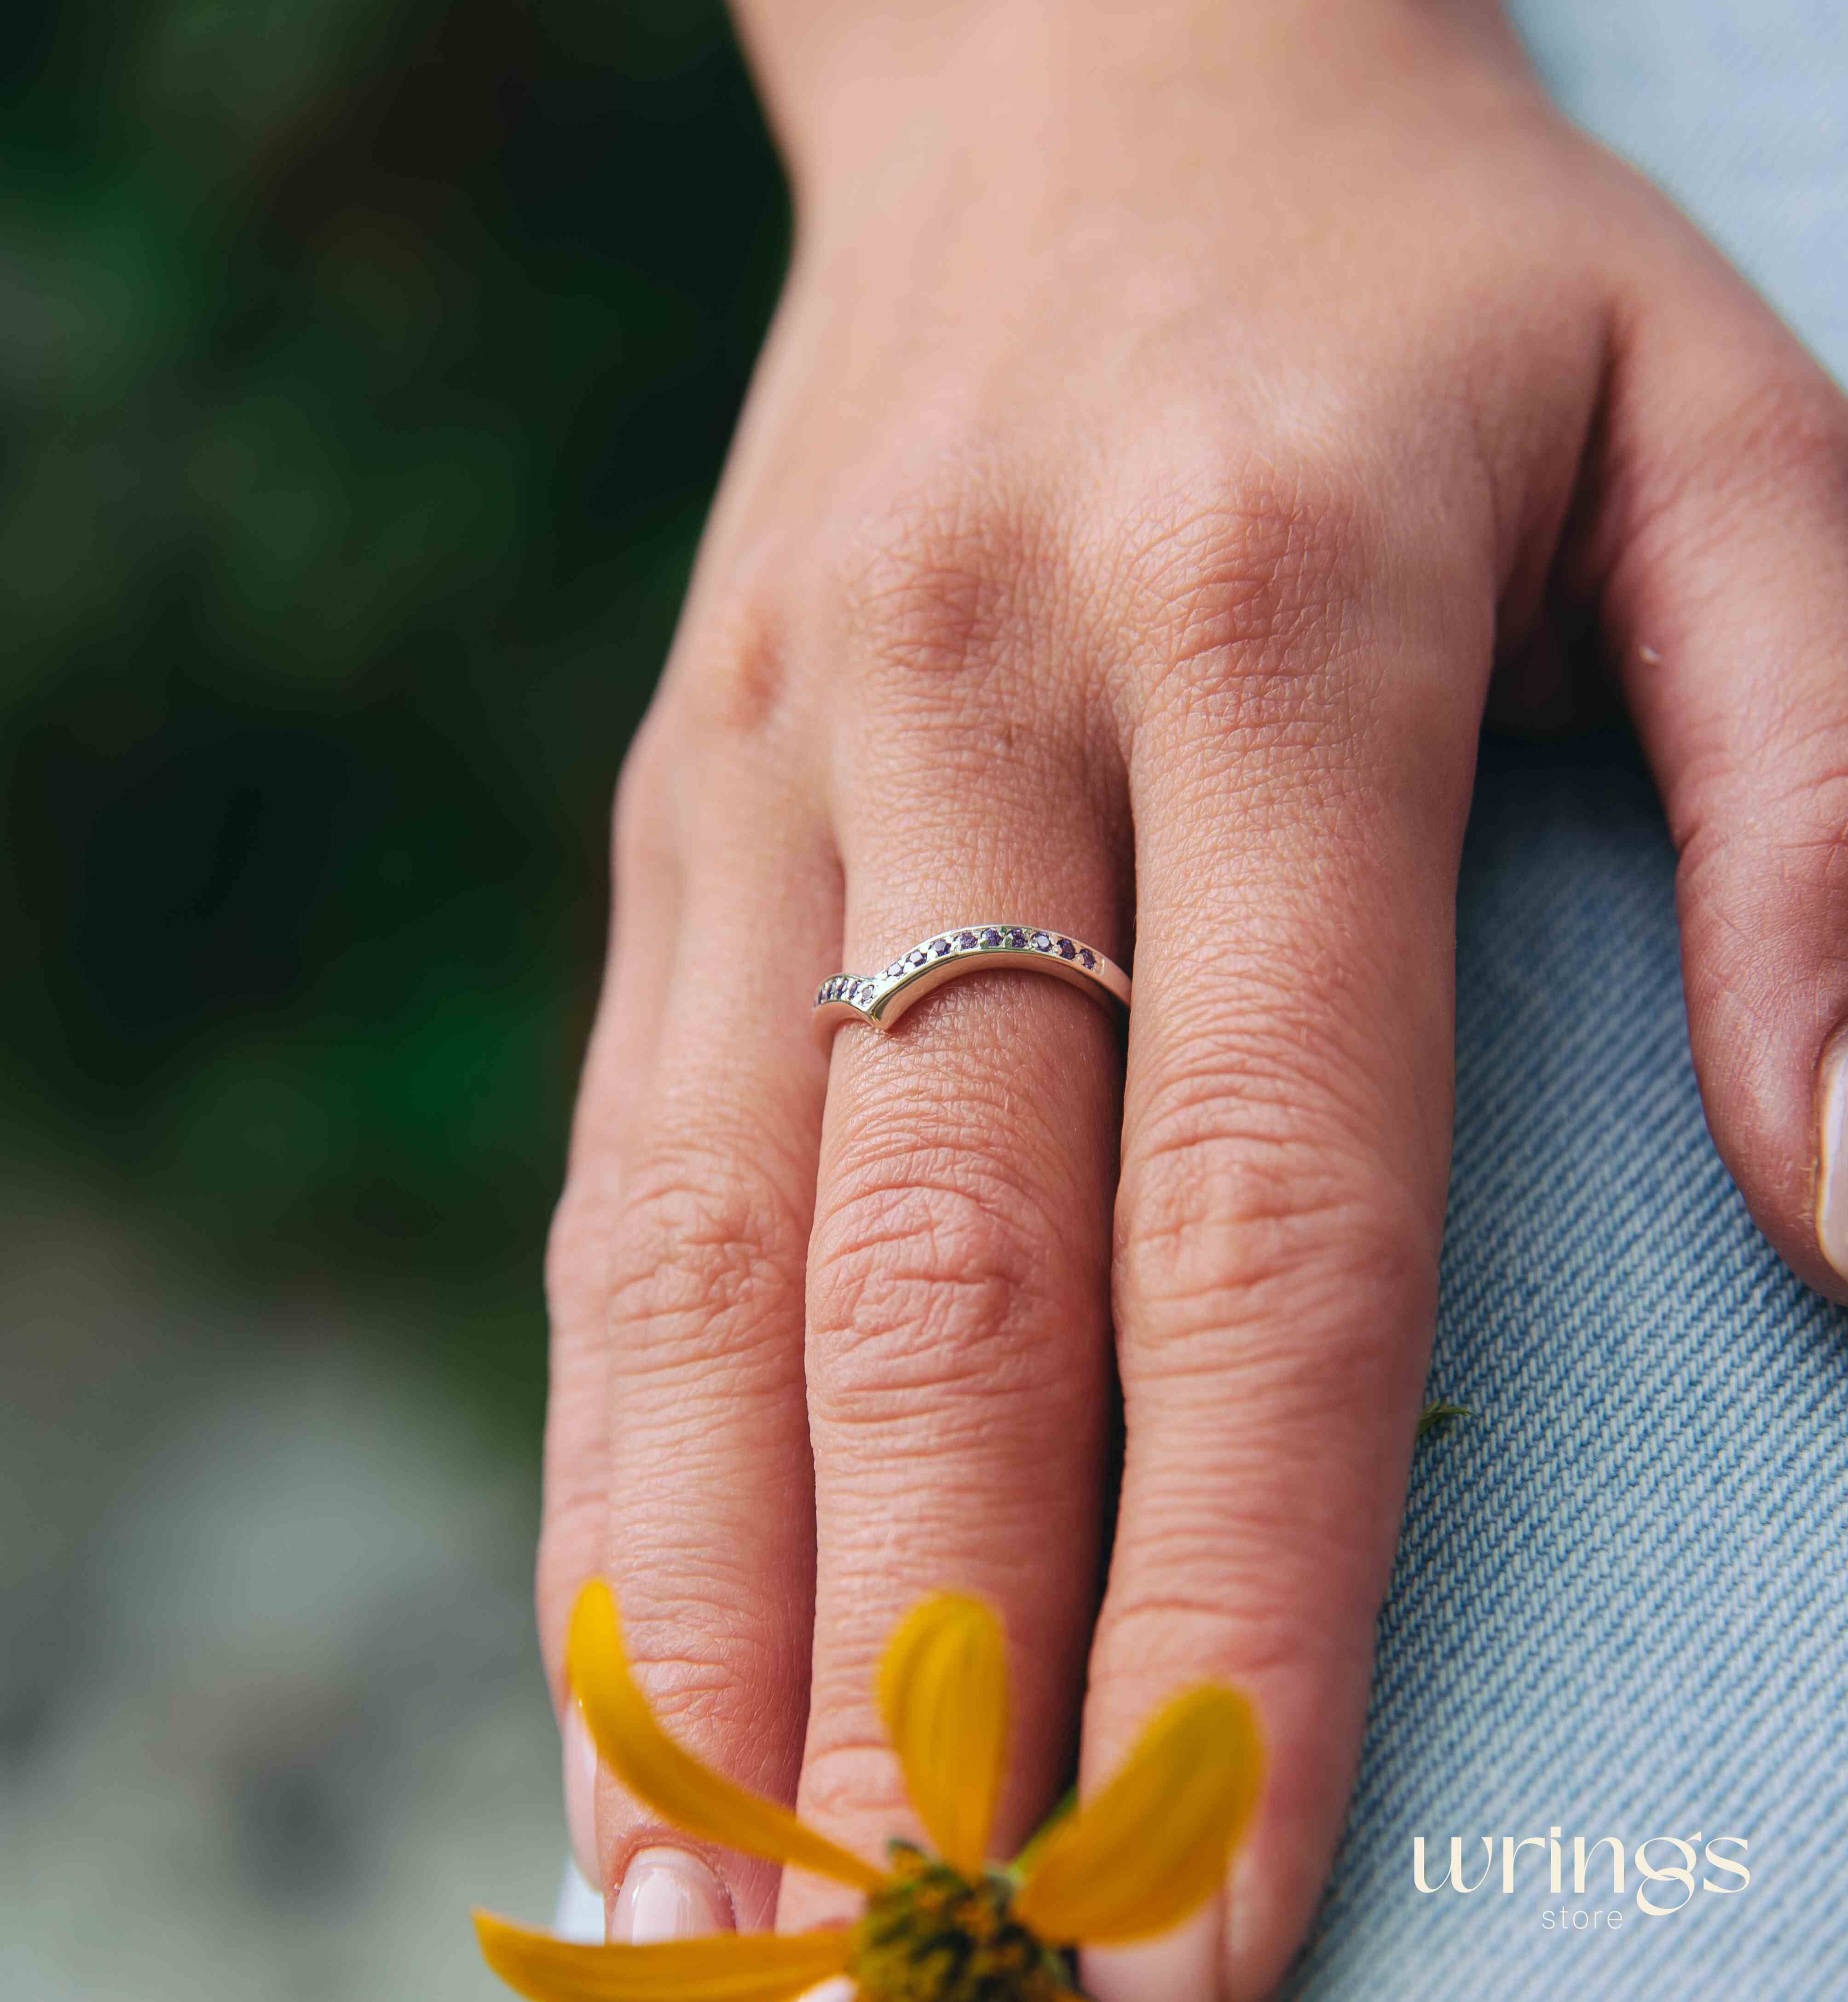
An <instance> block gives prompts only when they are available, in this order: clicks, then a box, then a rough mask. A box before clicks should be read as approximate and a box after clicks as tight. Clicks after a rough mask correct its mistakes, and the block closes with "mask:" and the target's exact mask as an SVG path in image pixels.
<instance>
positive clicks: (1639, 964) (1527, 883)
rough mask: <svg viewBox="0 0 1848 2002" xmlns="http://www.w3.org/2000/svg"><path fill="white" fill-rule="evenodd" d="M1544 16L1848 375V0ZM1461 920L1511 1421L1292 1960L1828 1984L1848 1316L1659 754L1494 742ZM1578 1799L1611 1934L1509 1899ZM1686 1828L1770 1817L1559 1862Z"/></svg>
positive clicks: (1837, 1909)
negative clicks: (1800, 1219) (1440, 1884)
mask: <svg viewBox="0 0 1848 2002" xmlns="http://www.w3.org/2000/svg"><path fill="white" fill-rule="evenodd" d="M1514 12H1515V16H1516V18H1517V20H1518V24H1519V26H1521V28H1522V32H1523V33H1524V34H1525V36H1526V37H1527V40H1528V41H1529V46H1530V47H1531V48H1532V51H1534V53H1535V55H1536V58H1537V60H1538V61H1539V64H1540V66H1541V68H1542V69H1543V72H1544V73H1545V74H1546V78H1547V80H1548V82H1549V83H1550V85H1551V86H1552V88H1553V92H1554V95H1555V96H1556V97H1557V99H1559V101H1560V103H1561V104H1562V105H1563V106H1564V107H1565V109H1566V110H1567V111H1568V112H1569V113H1571V114H1572V115H1573V116H1574V117H1577V118H1578V119H1579V120H1580V121H1581V123H1583V124H1585V125H1586V126H1588V127H1589V128H1591V129H1592V131H1595V132H1596V133H1597V134H1598V135H1599V137H1600V138H1603V139H1604V140H1606V141H1607V142H1608V143H1609V144H1610V145H1613V146H1614V147H1615V148H1616V149H1617V150H1619V151H1620V152H1623V153H1625V154H1626V155H1628V156H1629V157H1630V159H1633V160H1634V161H1635V162H1637V164H1638V165H1639V166H1642V167H1643V168H1644V169H1645V170H1646V171H1647V172H1648V173H1650V174H1651V175H1652V176H1654V178H1655V179H1656V180H1658V181H1659V182H1660V183H1661V184H1662V185H1663V186H1664V187H1665V188H1667V190H1668V191H1669V193H1670V194H1673V195H1675V197H1677V198H1678V199H1679V201H1681V202H1682V204H1683V206H1684V207H1686V208H1687V209H1689V211H1690V212H1691V213H1693V215H1695V217H1696V219H1697V220H1698V221H1700V223H1701V225H1703V227H1704V228H1707V230H1708V232H1710V234H1711V235H1714V237H1715V239H1717V241H1718V242H1719V243H1720V244H1721V246H1722V248H1724V249H1725V250H1726V251H1727V252H1728V253H1729V254H1730V255H1731V256H1732V257H1733V258H1734V259H1735V260H1736V261H1737V262H1738V263H1739V264H1740V265H1741V266H1742V267H1743V268H1744V269H1745V271H1746V272H1747V274H1749V276H1750V277H1752V279H1753V280H1754V281H1755V282H1756V283H1757V284H1758V285H1759V287H1760V288H1761V289H1763V291H1765V292H1766V294H1767V295H1769V296H1770V298H1771V299H1772V301H1773V303H1774V304H1775V305H1777V307H1778V309H1780V311H1781V312H1783V314H1784V316H1786V318H1787V319H1789V320H1790V322H1791V323H1792V324H1793V325H1794V326H1796V328H1797V330H1798V332H1799V333H1801V334H1802V335H1803V337H1804V339H1805V340H1807V341H1808V343H1809V344H1810V346H1811V347H1812V348H1813V349H1814V350H1815V351H1816V352H1817V353H1818V354H1819V355H1820V356H1821V357H1822V359H1823V361H1825V363H1826V364H1828V365H1829V368H1831V369H1832V371H1833V372H1834V374H1835V375H1836V378H1837V379H1838V380H1840V381H1844V382H1848V12H1845V11H1844V10H1843V8H1842V7H1841V6H1840V5H1839V4H1838V0H1515V4H1514ZM1843 675H1844V677H1845V678H1848V661H1844V662H1843ZM1458 916H1459V936H1458V947H1457V976H1458V993H1457V1011H1458V1019H1457V1128H1456V1157H1455V1162H1454V1165H1453V1167H1452V1177H1451V1188H1450V1209H1449V1219H1448V1222H1447V1226H1446V1231H1445V1249H1444V1263H1443V1275H1442V1292H1441V1296H1440V1304H1439V1310H1438V1337H1437V1345H1436V1351H1435V1360H1434V1362H1433V1366H1432V1376H1431V1386H1432V1392H1433V1394H1434V1395H1435V1394H1439V1393H1442V1394H1443V1395H1445V1396H1448V1397H1456V1398H1457V1399H1459V1400H1461V1401H1462V1402H1463V1403H1465V1404H1469V1405H1470V1406H1472V1407H1473V1408H1474V1409H1475V1410H1476V1411H1478V1412H1480V1414H1481V1415H1480V1418H1477V1419H1475V1420H1473V1421H1463V1422H1462V1423H1459V1424H1458V1425H1455V1426H1453V1427H1452V1428H1451V1430H1450V1431H1449V1434H1448V1435H1447V1436H1444V1437H1441V1438H1438V1439H1433V1440H1430V1441H1428V1442H1426V1443H1425V1445H1424V1446H1423V1447H1422V1448H1421V1449H1420V1452H1419V1455H1418V1459H1417V1465H1416V1467H1415V1468H1414V1474H1413V1479H1412V1485H1411V1493H1410V1503H1409V1508H1408V1512H1407V1521H1406V1526H1405V1531H1404V1535H1403V1540H1402V1543H1401V1546H1400V1554H1399V1561H1398V1564H1397V1568H1396V1572H1395V1574H1394V1578H1393V1587H1392V1591H1391V1594H1390V1596H1389V1600H1388V1603H1387V1605H1386V1610H1385V1613H1384V1615H1383V1619H1382V1621H1381V1626H1380V1636H1379V1641H1380V1645H1379V1660H1378V1665H1377V1667H1376V1673H1375V1678H1374V1688H1373V1700H1372V1714H1371V1718H1370V1721H1369V1730H1368V1735H1367V1742H1366V1748H1365V1753H1364V1755H1363V1759H1362V1770H1361V1776H1360V1781H1359V1784H1358V1789H1357V1791H1356V1794H1355V1801H1354V1806H1353V1809H1352V1812H1351V1817H1350V1822H1349V1827H1348V1835H1347V1839H1346V1841H1345V1843H1344V1847H1343V1850H1342V1852H1341V1857H1340V1859H1339V1861H1338V1863H1337V1868H1336V1871H1335V1875H1334V1881H1333V1884H1332V1886H1331V1889H1330V1893H1329V1896H1328V1897H1327V1900H1326V1903H1325V1904H1324V1907H1323V1912H1322V1913H1321V1916H1320V1920H1319V1921H1318V1924H1317V1926H1316V1930H1315V1932H1314V1934H1313V1935H1312V1937H1311V1940H1310V1943H1309V1947H1308V1948H1307V1949H1306V1953H1305V1955H1304V1956H1303V1958H1302V1962H1300V1963H1299V1969H1298V1972H1297V1974H1296V1976H1295V1979H1293V1980H1292V1982H1291V1983H1290V1984H1289V1986H1288V1990H1287V1993H1288V1994H1289V1995H1290V1996H1291V1997H1293V1998H1295V2002H1348V1998H1350V1997H1351V1998H1355V2002H1359V1998H1361V1997H1365V1998H1367V2002H1414V1998H1416V2002H1477V1998H1480V2002H1491V1998H1493V2002H1541V1998H1546V2002H1555V1998H1559V1999H1560V2002H1658V1998H1669V1997H1673V1998H1676V2002H1836V1998H1838V1997H1848V1866H1845V1864H1844V1862H1843V1852H1842V1849H1841V1847H1840V1845H1841V1844H1842V1843H1843V1839H1844V1837H1848V1316H1844V1315H1843V1314H1841V1313H1838V1312H1837V1311H1836V1310H1835V1309H1833V1308H1831V1307H1830V1306H1828V1305H1827V1304H1826V1303H1825V1302H1823V1301H1822V1299H1819V1298H1818V1297H1817V1296H1815V1295H1814V1294H1811V1293H1810V1292H1808V1291H1807V1290H1806V1289H1804V1288H1803V1287H1802V1286H1801V1285H1799V1284H1798V1283H1797V1282H1796V1281H1795V1280H1794V1279H1793V1278H1791V1277H1790V1275H1789V1274H1788V1273H1787V1272H1786V1271H1784V1270H1783V1268H1782V1267H1781V1266H1780V1264H1779V1263H1778V1261H1777V1259H1776V1258H1775V1257H1774V1256H1773V1254H1772V1253H1771V1251H1770V1248H1769V1247H1768V1246H1766V1244H1765V1243H1764V1242H1763V1240H1762V1239H1761V1238H1760V1237H1759V1235H1758V1233H1757V1232H1756V1229H1754V1228H1753V1226H1752V1223H1751V1221H1750V1219H1749V1218H1748V1216H1747V1215H1746V1213H1745V1205H1744V1204H1743V1202H1742V1201H1741V1199H1740V1198H1739V1196H1738V1192H1737V1191H1736V1190H1735V1189H1734V1188H1733V1186H1732V1184H1731V1181H1729V1180H1728V1177H1727V1175H1726V1174H1725V1171H1724V1169H1723V1168H1722V1167H1721V1165H1720V1162H1719V1160H1718V1158H1717V1156H1716V1155H1715V1154H1714V1150H1713V1147H1712V1145H1711V1142H1710V1140H1709V1139H1708V1136H1707V1130H1706V1127H1705V1125H1704V1122H1703V1118H1702V1114H1701V1111H1700V1099H1699V1096H1698V1093H1696V1089H1695V1085H1694V1079H1693V1069H1692V1066H1691V1065H1690V1063H1689V1057H1688V1052H1687V1042H1686V1017H1685V1013H1684V1009H1683V1005H1682V988H1681V979H1680V972H1679V944H1678V940H1677V936H1676V931H1675V909H1674V858H1673V856H1672V853H1671V852H1670V849H1669V847H1668V841H1667V838H1666V835H1665V832H1664V831H1663V828H1662V825H1661V817H1660V814H1659V812H1658V809H1657V807H1656V806H1655V804H1654V797H1653V795H1652V793H1651V790H1650V788H1649V786H1648V781H1647V780H1646V779H1645V778H1644V776H1643V774H1642V773H1641V771H1640V770H1639V769H1637V767H1636V766H1634V763H1632V762H1630V755H1629V753H1628V752H1627V751H1624V750H1622V749H1616V750H1614V751H1613V750H1612V749H1611V748H1609V747H1605V748H1604V749H1603V751H1602V752H1595V751H1588V749H1587V748H1586V747H1584V746H1578V747H1569V748H1566V749H1564V750H1563V751H1561V752H1557V753H1554V754H1550V755H1536V754H1533V753H1522V752H1516V751H1514V750H1512V749H1510V748H1507V747H1500V748H1497V747H1494V746H1491V747H1489V748H1487V750H1486V751H1485V754H1484V762H1483V767H1482V769H1481V773H1480V776H1479V780H1478V784H1477V800H1476V806H1475V811H1474V814H1473V818H1472V821H1471V825H1470V838H1469V842H1468V844H1467V847H1466V855H1465V861H1464V867H1463V881H1462V886H1461V895H1460V902H1459V914H1458ZM1555 1826H1557V1827H1558V1828H1560V1829H1561V1830H1562V1832H1563V1834H1564V1839H1565V1845H1566V1854H1567V1875H1566V1877H1565V1885H1566V1889H1567V1892H1568V1896H1567V1899H1565V1900H1564V1902H1565V1903H1567V1904H1568V1905H1572V1904H1577V1905H1582V1906H1585V1907H1586V1908H1588V1909H1589V1910H1595V1909H1596V1908H1597V1907H1598V1906H1599V1905H1602V1906H1605V1907H1606V1909H1609V1907H1611V1906H1613V1904H1616V1903H1620V1902H1621V1903H1622V1905H1623V1909H1624V1910H1625V1913H1626V1916H1625V1919H1624V1922H1623V1927H1622V1928H1621V1930H1619V1931H1618V1932H1616V1933H1615V1934H1613V1933H1610V1932H1609V1931H1607V1930H1596V1931H1586V1932H1583V1933H1579V1932H1572V1933H1562V1932H1561V1931H1560V1930H1551V1931H1549V1930H1545V1929H1543V1927H1542V1924H1541V1920H1540V1915H1541V1913H1542V1911H1543V1909H1544V1908H1545V1907H1546V1906H1547V1905H1549V1904H1550V1905H1552V1906H1553V1907H1554V1908H1555V1909H1556V1910H1557V1906H1559V1904H1560V1903H1561V1900H1560V1899H1554V1898H1550V1896H1548V1894H1547V1892H1546V1857H1544V1855H1543V1853H1542V1852H1540V1851H1539V1850H1526V1851H1525V1852H1523V1853H1522V1854H1520V1855H1519V1856H1518V1857H1517V1858H1516V1867H1517V1875H1516V1879H1515V1882H1516V1885H1517V1889H1516V1891H1515V1894H1514V1895H1513V1896H1504V1895H1503V1894H1502V1892H1501V1889H1500V1885H1501V1863H1502V1850H1501V1837H1502V1836H1508V1835H1512V1836H1515V1838H1516V1839H1517V1840H1518V1839H1519V1838H1520V1837H1522V1836H1529V1835H1537V1836H1546V1834H1547V1833H1548V1831H1549V1829H1551V1828H1553V1827H1555ZM1697 1830H1698V1831H1700V1833H1701V1834H1702V1836H1703V1837H1708V1836H1714V1835H1718V1834H1725V1833H1735V1834H1743V1835H1745V1836H1748V1837H1749V1841H1750V1847H1749V1850H1747V1852H1746V1857H1747V1861H1748V1862H1749V1866H1750V1868H1751V1870H1752V1882H1751V1885H1750V1886H1749V1889H1746V1890H1745V1892H1742V1893H1741V1894H1739V1895H1738V1896H1716V1895H1713V1894H1710V1893H1709V1894H1698V1893H1697V1894H1696V1896H1695V1897H1694V1899H1693V1902H1692V1903H1691V1904H1690V1905H1689V1907H1688V1908H1687V1909H1686V1910H1683V1911H1679V1912H1677V1913H1674V1914H1673V1915H1672V1916H1671V1917H1666V1918H1650V1917H1647V1916H1646V1915H1644V1914H1642V1913H1639V1912H1638V1911H1637V1909H1636V1906H1635V1896H1634V1892H1635V1885H1634V1878H1632V1879H1631V1881H1630V1887H1629V1895H1628V1896H1627V1897H1626V1898H1625V1899H1623V1900H1621V1901H1619V1900H1616V1899H1613V1896H1612V1895H1611V1890H1610V1880H1609V1875H1608V1857H1609V1851H1608V1850H1602V1851H1600V1852H1599V1857H1600V1860H1601V1861H1604V1862H1605V1864H1606V1868H1605V1871H1604V1873H1603V1874H1602V1875H1599V1876H1595V1877H1592V1878H1589V1879H1588V1893H1587V1895H1586V1896H1585V1897H1583V1898H1582V1899H1575V1898H1572V1897H1571V1896H1570V1895H1569V1893H1570V1890H1571V1874H1570V1873H1571V1860H1570V1859H1571V1838H1572V1836H1574V1835H1575V1834H1582V1835H1584V1836H1585V1838H1586V1843H1587V1846H1588V1847H1589V1845H1590V1843H1591V1842H1592V1840H1594V1839H1595V1837H1597V1836H1603V1835H1609V1834H1616V1835H1620V1836H1623V1838H1624V1839H1625V1841H1626V1846H1627V1847H1631V1846H1634V1843H1636V1842H1637V1841H1639V1840H1641V1839H1643V1838H1644V1837H1646V1836H1655V1835H1678V1836H1682V1837H1684V1838H1685V1837H1689V1836H1693V1834H1694V1833H1695V1832H1696V1831H1697ZM1417 1835H1423V1836H1424V1837H1425V1838H1426V1842H1427V1847H1428V1852H1429V1854H1430V1858H1431V1861H1430V1866H1429V1875H1428V1877H1427V1880H1426V1881H1427V1882H1435V1880H1436V1878H1437V1877H1438V1875H1440V1874H1441V1873H1442V1871H1444V1870H1445V1868H1446V1866H1447V1865H1448V1863H1449V1838H1450V1837H1451V1836H1453V1835H1460V1836H1463V1838H1464V1839H1465V1850H1464V1855H1465V1862H1466V1871H1467V1881H1470V1882H1475V1881H1476V1879H1477V1876H1478V1875H1479V1874H1480V1871H1481V1870H1482V1867H1483V1856H1484V1852H1483V1850H1482V1847H1481V1843H1480V1840H1479V1838H1480V1836H1485V1835H1488V1836H1494V1837H1495V1838H1496V1842H1495V1868H1494V1872H1493V1874H1492V1875H1491V1877H1490V1878H1489V1881H1488V1882H1487V1885H1484V1888H1483V1889H1480V1890H1477V1891H1474V1892H1471V1893H1470V1894H1469V1895H1467V1896H1458V1895H1457V1894H1456V1892H1454V1891H1452V1890H1451V1889H1449V1888H1448V1887H1446V1888H1445V1889H1442V1890H1441V1891H1439V1892H1436V1893H1435V1895H1432V1896H1423V1895H1421V1893H1420V1892H1417V1889H1415V1888H1414V1884H1413V1881H1412V1840H1413V1837H1414V1836H1417ZM1700 1846H1701V1845H1700V1844H1698V1843H1697V1844H1696V1848H1699V1847H1700ZM1733 1853H1735V1854H1736V1852H1733ZM1650 1854H1651V1857H1652V1858H1653V1859H1654V1861H1656V1862H1657V1863H1658V1864H1661V1863H1664V1862H1668V1861H1675V1860H1678V1859H1676V1858H1675V1857H1674V1856H1673V1854H1672V1852H1670V1851H1668V1850H1666V1849H1665V1847H1663V1846H1661V1845H1657V1846H1655V1847H1653V1848H1652V1849H1651V1852H1650ZM1701 1875H1703V1873H1702V1872H1700V1871H1696V1882H1698V1881H1699V1880H1700V1876H1701ZM1716 1881H1721V1882H1726V1881H1736V1880H1727V1879H1725V1878H1720V1877H1717V1875H1716ZM1592 1883H1602V1886H1603V1889H1602V1895H1599V1894H1598V1893H1596V1892H1592V1891H1591V1889H1589V1886H1590V1885H1591V1884H1592ZM1652 1895H1653V1896H1654V1898H1655V1900H1656V1902H1658V1903H1664V1902H1669V1901H1672V1899H1675V1898H1677V1897H1679V1896H1680V1895H1681V1894H1680V1892H1679V1887H1675V1886H1664V1887H1659V1888H1658V1889H1656V1890H1655V1891H1654V1892H1653V1893H1652Z"/></svg>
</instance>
